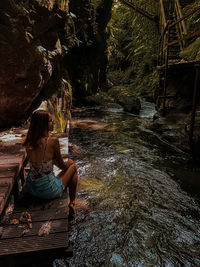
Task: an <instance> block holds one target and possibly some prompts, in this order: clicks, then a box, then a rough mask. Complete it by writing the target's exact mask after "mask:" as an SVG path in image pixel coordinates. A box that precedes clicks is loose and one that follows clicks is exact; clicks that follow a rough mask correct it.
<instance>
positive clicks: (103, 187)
mask: <svg viewBox="0 0 200 267" xmlns="http://www.w3.org/2000/svg"><path fill="white" fill-rule="evenodd" d="M152 113H153V111H152ZM141 117H143V118H141ZM141 117H134V116H130V115H129V114H126V113H124V112H122V111H121V110H118V112H117V111H116V110H114V111H112V110H106V111H105V110H104V111H103V110H100V109H85V110H84V112H82V111H81V110H80V111H79V110H77V111H76V112H75V113H74V114H73V118H74V124H73V129H72V133H71V142H72V143H75V144H76V145H78V146H79V147H80V148H81V149H82V151H83V153H82V155H81V156H79V157H77V159H76V162H77V164H78V166H79V172H80V177H81V183H80V189H79V195H78V201H77V206H78V214H77V217H76V219H75V220H74V221H73V222H72V223H71V226H70V227H71V229H70V233H71V236H70V240H71V242H72V243H73V246H74V248H75V254H74V257H73V258H72V259H70V260H68V261H69V263H70V266H200V256H199V250H200V220H199V219H200V208H199V205H198V201H197V200H198V199H196V198H195V197H197V198H199V195H194V193H193V190H192V188H193V186H194V185H192V184H191V183H190V181H195V179H196V178H195V177H196V176H198V177H200V173H199V172H191V170H190V171H189V170H188V169H187V166H186V163H187V162H188V157H187V156H186V155H185V154H181V153H178V152H176V151H172V149H171V148H169V149H167V148H166V146H163V144H162V143H160V142H159V141H158V140H157V139H156V137H155V136H153V135H152V134H150V133H149V132H148V131H145V125H146V124H148V122H149V119H147V118H146V119H145V118H144V116H143V115H142V116H141ZM147 117H148V116H147ZM150 117H151V116H150ZM88 120H90V123H86V122H87V121H88ZM81 122H82V123H81ZM183 166H185V167H183ZM188 172H189V173H190V177H191V179H190V180H189V181H188ZM192 175H193V176H194V178H192ZM184 186H185V187H184ZM195 186H197V185H196V184H195ZM188 187H190V190H188ZM183 189H184V190H183Z"/></svg>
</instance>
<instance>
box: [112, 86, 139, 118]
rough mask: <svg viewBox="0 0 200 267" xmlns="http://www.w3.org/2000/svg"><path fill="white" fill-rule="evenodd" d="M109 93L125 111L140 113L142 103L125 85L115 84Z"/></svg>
mask: <svg viewBox="0 0 200 267" xmlns="http://www.w3.org/2000/svg"><path fill="white" fill-rule="evenodd" d="M108 94H109V95H110V96H111V97H112V98H113V99H114V101H115V102H116V103H118V104H120V105H121V106H122V107H123V108H124V110H125V111H127V112H131V113H133V114H139V112H140V109H141V104H140V100H139V98H138V96H137V95H136V94H134V93H133V92H132V90H130V89H129V88H127V87H125V86H114V87H112V88H110V89H109V91H108Z"/></svg>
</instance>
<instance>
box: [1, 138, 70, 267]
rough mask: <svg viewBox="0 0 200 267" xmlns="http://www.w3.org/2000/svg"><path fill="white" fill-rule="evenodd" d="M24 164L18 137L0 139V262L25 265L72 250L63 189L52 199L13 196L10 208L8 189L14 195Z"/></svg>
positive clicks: (50, 259) (64, 255)
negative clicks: (16, 139)
mask: <svg viewBox="0 0 200 267" xmlns="http://www.w3.org/2000/svg"><path fill="white" fill-rule="evenodd" d="M25 164H26V154H25V152H24V150H23V148H22V146H21V143H20V142H19V141H8V142H0V214H1V221H0V266H6V267H9V266H29V265H30V264H33V263H36V264H37V263H41V262H44V261H45V263H47V262H51V261H52V260H54V259H56V258H66V257H69V256H72V254H73V251H72V248H71V247H70V244H69V239H68V206H67V191H66V192H64V194H63V197H62V198H59V199H55V200H52V201H47V200H38V199H36V198H33V197H31V196H30V195H28V194H25V195H23V197H22V196H19V197H18V198H16V197H15V199H16V201H15V203H14V210H13V205H10V204H9V205H7V204H8V203H7V202H8V199H9V196H10V194H11V193H14V194H15V196H17V193H18V191H19V186H18V182H19V181H20V180H21V179H22V180H23V176H24V165H25ZM22 182H23V181H22ZM48 230H49V233H48ZM45 231H46V234H45ZM44 266H45V264H44ZM48 266H49V265H48Z"/></svg>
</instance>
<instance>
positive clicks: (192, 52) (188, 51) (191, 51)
mask: <svg viewBox="0 0 200 267" xmlns="http://www.w3.org/2000/svg"><path fill="white" fill-rule="evenodd" d="M180 57H181V58H183V59H184V60H187V61H188V60H195V59H198V60H200V37H199V38H197V39H196V40H195V41H194V42H193V43H192V44H190V45H189V46H188V47H186V48H185V49H184V50H183V51H181V53H180Z"/></svg>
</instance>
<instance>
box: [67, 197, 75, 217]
mask: <svg viewBox="0 0 200 267" xmlns="http://www.w3.org/2000/svg"><path fill="white" fill-rule="evenodd" d="M68 207H69V219H72V218H74V216H75V213H76V209H75V201H70V203H69V205H68Z"/></svg>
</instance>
